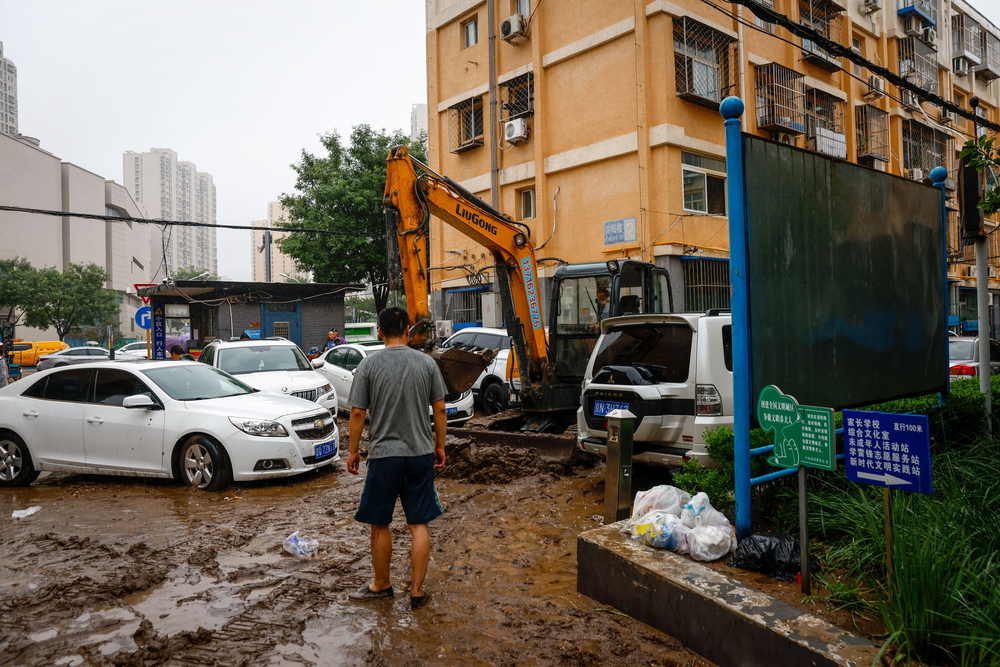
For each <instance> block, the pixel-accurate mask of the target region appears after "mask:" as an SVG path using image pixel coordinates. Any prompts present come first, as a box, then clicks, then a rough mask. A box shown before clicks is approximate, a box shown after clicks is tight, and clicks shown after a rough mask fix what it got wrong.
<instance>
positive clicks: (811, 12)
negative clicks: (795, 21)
mask: <svg viewBox="0 0 1000 667" xmlns="http://www.w3.org/2000/svg"><path fill="white" fill-rule="evenodd" d="M841 11H843V10H842V9H841V8H840V7H838V6H837V5H834V4H833V3H831V2H829V1H828V0H801V1H800V2H799V22H800V23H801V24H802V25H804V26H805V27H807V28H812V29H813V30H815V31H816V32H817V33H818V34H819V35H820V36H822V37H825V38H826V39H829V40H830V41H833V42H837V43H838V44H839V43H840V41H841V38H842V36H843V27H842V25H843V24H842V21H841V16H840V12H841ZM802 55H803V57H804V58H805V59H806V60H808V61H809V62H811V63H813V64H814V65H818V66H819V67H822V68H823V69H825V70H828V71H833V70H838V69H840V60H838V59H837V58H836V57H835V56H834V55H833V54H831V53H830V52H828V51H826V50H824V49H823V48H822V47H821V46H820V45H819V44H817V43H816V42H814V41H813V40H811V39H803V40H802Z"/></svg>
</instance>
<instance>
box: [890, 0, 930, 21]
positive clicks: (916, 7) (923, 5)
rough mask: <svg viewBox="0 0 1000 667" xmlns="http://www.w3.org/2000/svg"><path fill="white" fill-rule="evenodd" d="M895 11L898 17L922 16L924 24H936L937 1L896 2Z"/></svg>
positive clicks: (914, 0) (909, 0)
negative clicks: (924, 19)
mask: <svg viewBox="0 0 1000 667" xmlns="http://www.w3.org/2000/svg"><path fill="white" fill-rule="evenodd" d="M896 9H897V11H896V13H897V14H898V15H899V16H900V17H905V16H911V15H913V14H918V15H921V14H922V15H923V16H922V17H921V18H926V19H927V20H926V21H925V23H928V22H929V23H930V24H931V25H935V24H936V23H937V0H897V3H896Z"/></svg>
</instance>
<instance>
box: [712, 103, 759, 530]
mask: <svg viewBox="0 0 1000 667" xmlns="http://www.w3.org/2000/svg"><path fill="white" fill-rule="evenodd" d="M743 109H744V106H743V100H741V99H740V98H738V97H727V98H726V99H724V100H722V104H721V105H720V106H719V113H721V114H722V117H723V118H725V119H726V122H725V127H726V191H727V193H728V195H729V283H730V285H731V286H732V290H733V294H732V301H731V310H732V319H733V401H734V403H735V405H734V407H733V422H734V423H733V429H734V431H735V436H736V437H735V443H734V445H735V452H734V472H735V477H736V489H735V492H736V537H737V539H740V540H742V539H743V538H745V537H747V536H749V535H750V410H751V402H752V399H751V397H750V392H751V388H750V315H749V311H750V309H749V303H750V299H749V287H748V283H747V265H748V263H749V260H748V257H747V223H746V198H745V196H744V194H745V193H744V183H743V137H742V132H741V127H740V116H742V115H743Z"/></svg>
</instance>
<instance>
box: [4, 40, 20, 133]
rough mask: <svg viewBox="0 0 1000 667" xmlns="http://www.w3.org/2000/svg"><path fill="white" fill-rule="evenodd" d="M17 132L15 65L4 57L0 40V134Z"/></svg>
mask: <svg viewBox="0 0 1000 667" xmlns="http://www.w3.org/2000/svg"><path fill="white" fill-rule="evenodd" d="M17 133H18V132H17V67H16V66H15V65H14V63H12V62H11V61H9V60H7V59H6V58H4V55H3V42H0V134H9V135H11V136H12V137H15V136H17Z"/></svg>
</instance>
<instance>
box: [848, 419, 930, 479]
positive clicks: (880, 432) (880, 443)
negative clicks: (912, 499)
mask: <svg viewBox="0 0 1000 667" xmlns="http://www.w3.org/2000/svg"><path fill="white" fill-rule="evenodd" d="M843 417H844V464H845V467H846V469H847V479H849V480H851V481H854V482H861V483H862V484H872V485H874V486H884V487H886V488H889V489H901V490H903V491H915V492H917V493H925V494H931V493H934V486H933V484H932V482H931V438H930V432H929V431H928V421H927V416H926V415H897V414H892V413H889V412H866V411H861V410H844V412H843Z"/></svg>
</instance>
